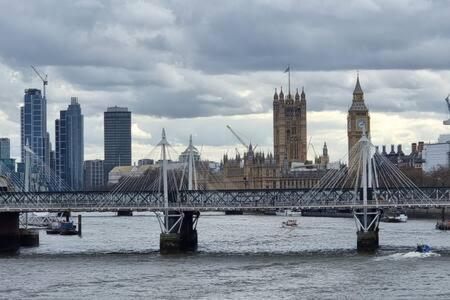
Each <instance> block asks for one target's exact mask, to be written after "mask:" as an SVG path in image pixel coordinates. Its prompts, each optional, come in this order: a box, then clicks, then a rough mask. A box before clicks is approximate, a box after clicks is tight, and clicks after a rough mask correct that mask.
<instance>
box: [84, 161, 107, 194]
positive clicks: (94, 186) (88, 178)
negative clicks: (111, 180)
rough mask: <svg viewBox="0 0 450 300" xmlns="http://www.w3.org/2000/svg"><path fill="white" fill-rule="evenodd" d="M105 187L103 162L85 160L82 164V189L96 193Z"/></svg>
mask: <svg viewBox="0 0 450 300" xmlns="http://www.w3.org/2000/svg"><path fill="white" fill-rule="evenodd" d="M104 186H105V181H104V170H103V160H100V159H95V160H86V161H85V162H84V189H85V190H86V191H96V190H100V189H103V187H104Z"/></svg>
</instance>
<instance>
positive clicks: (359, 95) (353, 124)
mask: <svg viewBox="0 0 450 300" xmlns="http://www.w3.org/2000/svg"><path fill="white" fill-rule="evenodd" d="M363 132H365V134H366V136H368V137H370V116H369V110H368V109H367V107H366V104H365V103H364V92H363V90H362V88H361V84H360V83H359V74H358V75H357V78H356V85H355V90H354V91H353V101H352V105H351V106H350V109H349V110H348V117H347V136H348V153H349V155H350V150H351V149H352V147H353V146H354V145H355V144H356V143H357V142H358V141H359V140H360V138H361V137H362V136H363Z"/></svg>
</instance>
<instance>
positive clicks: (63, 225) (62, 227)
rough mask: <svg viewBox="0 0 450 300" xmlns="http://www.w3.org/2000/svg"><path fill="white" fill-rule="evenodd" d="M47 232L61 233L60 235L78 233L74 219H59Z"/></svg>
mask: <svg viewBox="0 0 450 300" xmlns="http://www.w3.org/2000/svg"><path fill="white" fill-rule="evenodd" d="M46 232H47V234H60V235H76V234H78V231H77V230H76V225H73V221H59V222H53V223H52V224H51V228H50V229H49V230H47V231H46Z"/></svg>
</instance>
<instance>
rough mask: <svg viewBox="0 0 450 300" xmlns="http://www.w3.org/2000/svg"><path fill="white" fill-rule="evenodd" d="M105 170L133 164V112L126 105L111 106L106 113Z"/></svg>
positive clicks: (106, 174)
mask: <svg viewBox="0 0 450 300" xmlns="http://www.w3.org/2000/svg"><path fill="white" fill-rule="evenodd" d="M104 151H105V160H104V172H105V183H106V182H108V173H109V172H110V171H111V170H112V169H113V168H114V167H117V166H131V112H130V111H128V108H126V107H117V106H114V107H109V108H108V109H107V111H106V112H105V113H104Z"/></svg>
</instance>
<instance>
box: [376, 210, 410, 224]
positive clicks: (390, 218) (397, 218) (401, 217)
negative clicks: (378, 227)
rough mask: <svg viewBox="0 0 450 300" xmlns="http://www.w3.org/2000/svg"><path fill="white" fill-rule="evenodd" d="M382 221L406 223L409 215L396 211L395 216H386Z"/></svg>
mask: <svg viewBox="0 0 450 300" xmlns="http://www.w3.org/2000/svg"><path fill="white" fill-rule="evenodd" d="M382 221H383V222H387V223H406V222H407V221H408V216H407V215H406V213H404V212H402V211H396V212H395V213H394V215H393V216H386V217H384V218H383V219H382Z"/></svg>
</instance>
